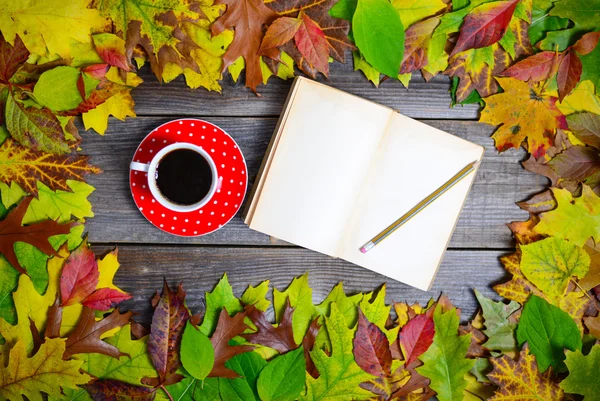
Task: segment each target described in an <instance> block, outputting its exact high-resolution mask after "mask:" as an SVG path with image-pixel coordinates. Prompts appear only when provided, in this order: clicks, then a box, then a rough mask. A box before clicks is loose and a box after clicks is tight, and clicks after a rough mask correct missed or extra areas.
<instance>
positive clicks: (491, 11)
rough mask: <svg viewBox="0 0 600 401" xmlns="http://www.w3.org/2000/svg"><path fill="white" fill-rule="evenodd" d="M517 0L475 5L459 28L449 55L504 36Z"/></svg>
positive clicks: (488, 44)
mask: <svg viewBox="0 0 600 401" xmlns="http://www.w3.org/2000/svg"><path fill="white" fill-rule="evenodd" d="M518 3H519V0H509V1H495V2H492V3H485V4H482V5H480V6H478V7H475V8H474V9H473V10H472V11H471V12H470V13H469V14H467V16H466V17H465V20H464V22H463V24H462V27H461V28H460V35H459V36H458V40H457V42H456V46H455V47H454V50H452V53H451V54H450V56H454V55H455V54H456V53H460V52H462V51H465V50H469V49H479V48H481V47H487V46H491V45H493V44H494V43H496V42H497V41H499V40H500V39H502V36H504V33H505V32H506V29H507V28H508V24H509V23H510V19H511V18H512V15H513V12H514V11H515V8H516V7H517V4H518Z"/></svg>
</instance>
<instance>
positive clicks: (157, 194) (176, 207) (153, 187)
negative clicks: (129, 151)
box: [129, 142, 219, 213]
mask: <svg viewBox="0 0 600 401" xmlns="http://www.w3.org/2000/svg"><path fill="white" fill-rule="evenodd" d="M183 149H187V150H190V151H193V152H195V153H197V154H198V155H200V156H202V158H204V160H205V161H206V163H207V164H208V166H209V168H210V171H211V180H210V182H211V184H210V187H209V189H208V192H207V193H206V195H204V197H203V198H202V199H200V200H199V201H197V202H194V203H192V204H181V203H175V202H173V201H171V200H170V199H168V198H167V197H166V196H164V195H163V193H162V191H161V190H160V188H159V184H158V180H157V179H158V165H159V164H160V162H161V161H162V160H163V159H164V158H165V156H167V155H168V154H172V153H173V152H175V151H177V150H183ZM129 168H130V169H131V170H136V171H142V172H144V173H147V174H146V176H147V177H148V188H150V192H151V193H152V196H154V199H156V200H157V202H158V203H160V204H161V205H163V206H164V207H166V208H167V209H170V210H173V211H175V212H182V213H185V212H192V211H194V210H198V209H200V208H201V207H202V206H204V205H206V204H207V203H208V201H210V199H211V198H212V197H213V196H214V194H215V192H216V191H217V189H218V187H219V179H218V177H219V174H218V171H217V166H216V165H215V162H214V161H213V159H212V157H210V155H209V154H208V153H207V152H206V151H205V150H204V149H202V148H201V147H199V146H197V145H194V144H191V143H185V142H180V143H174V144H171V145H169V146H165V147H164V148H162V149H161V150H160V151H159V152H158V153H156V155H155V156H154V157H153V158H152V160H151V161H150V163H139V162H136V161H132V162H131V164H130V165H129ZM190 173H191V174H192V175H193V172H190ZM181 190H182V191H185V190H186V188H181Z"/></svg>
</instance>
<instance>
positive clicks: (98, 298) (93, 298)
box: [82, 288, 131, 311]
mask: <svg viewBox="0 0 600 401" xmlns="http://www.w3.org/2000/svg"><path fill="white" fill-rule="evenodd" d="M130 298H131V295H129V294H127V293H124V292H121V291H118V290H115V289H113V288H99V289H97V290H96V291H94V292H93V293H91V294H90V295H89V296H88V297H87V298H86V299H84V300H83V302H82V304H83V305H84V306H87V307H88V308H92V309H95V310H103V311H106V310H109V309H111V308H114V307H115V306H117V304H119V303H121V302H123V301H126V300H128V299H130Z"/></svg>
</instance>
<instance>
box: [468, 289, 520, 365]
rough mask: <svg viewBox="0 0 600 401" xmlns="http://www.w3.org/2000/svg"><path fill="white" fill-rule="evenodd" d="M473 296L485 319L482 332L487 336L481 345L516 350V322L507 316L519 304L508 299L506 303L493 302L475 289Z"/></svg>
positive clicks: (493, 349)
mask: <svg viewBox="0 0 600 401" xmlns="http://www.w3.org/2000/svg"><path fill="white" fill-rule="evenodd" d="M475 296H476V297H477V300H478V301H479V305H481V309H482V311H483V319H484V320H485V330H483V333H484V334H485V335H486V336H487V337H488V340H487V341H486V342H485V343H483V345H484V346H485V347H486V348H488V349H490V350H492V351H500V352H502V353H506V352H518V350H517V341H516V339H515V329H516V328H517V324H516V323H513V322H511V321H509V317H510V315H512V314H513V313H515V312H516V311H517V310H518V309H519V307H520V305H519V304H518V303H517V302H515V301H510V303H509V304H508V305H506V304H505V303H503V302H494V301H492V300H491V299H489V298H486V297H485V296H484V295H483V294H481V293H480V292H479V291H477V290H475Z"/></svg>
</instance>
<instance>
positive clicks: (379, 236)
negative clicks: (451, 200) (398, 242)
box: [360, 161, 478, 253]
mask: <svg viewBox="0 0 600 401" xmlns="http://www.w3.org/2000/svg"><path fill="white" fill-rule="evenodd" d="M477 163H478V161H474V162H472V163H469V164H467V165H466V166H465V167H464V168H463V169H462V170H460V171H459V172H458V173H456V175H455V176H454V177H452V178H450V179H449V180H448V181H446V183H445V184H444V185H442V186H441V187H439V188H438V189H436V190H435V191H434V192H432V193H431V194H430V195H428V196H427V197H426V198H425V199H423V200H422V201H421V202H419V203H418V204H416V205H415V206H414V207H413V208H412V209H410V210H409V211H408V212H406V213H405V214H404V215H403V216H402V217H400V218H399V219H398V220H396V221H395V222H393V223H392V224H391V225H390V226H388V227H387V228H386V229H385V230H383V231H382V232H380V233H379V234H377V235H376V236H375V237H373V238H372V239H371V240H370V241H369V242H367V243H366V244H364V245H363V246H362V247H361V248H360V251H361V252H362V253H367V252H369V250H371V249H373V248H374V247H375V245H377V244H379V243H380V242H381V241H383V240H384V239H386V238H387V237H388V236H389V235H390V234H392V233H393V232H394V231H396V230H397V229H398V228H399V227H400V226H402V225H403V224H404V223H406V222H407V221H408V220H410V219H411V218H413V217H414V216H415V215H417V214H418V213H419V212H420V211H421V210H423V209H425V208H426V207H427V206H428V205H430V204H431V203H432V202H433V201H434V200H436V199H437V198H439V197H440V196H441V195H442V194H443V193H444V192H446V191H447V190H449V189H450V188H452V187H453V186H454V184H456V183H457V182H459V181H460V180H462V179H463V178H465V177H466V176H467V175H469V174H470V173H471V172H472V171H473V170H475V166H476V165H477Z"/></svg>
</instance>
